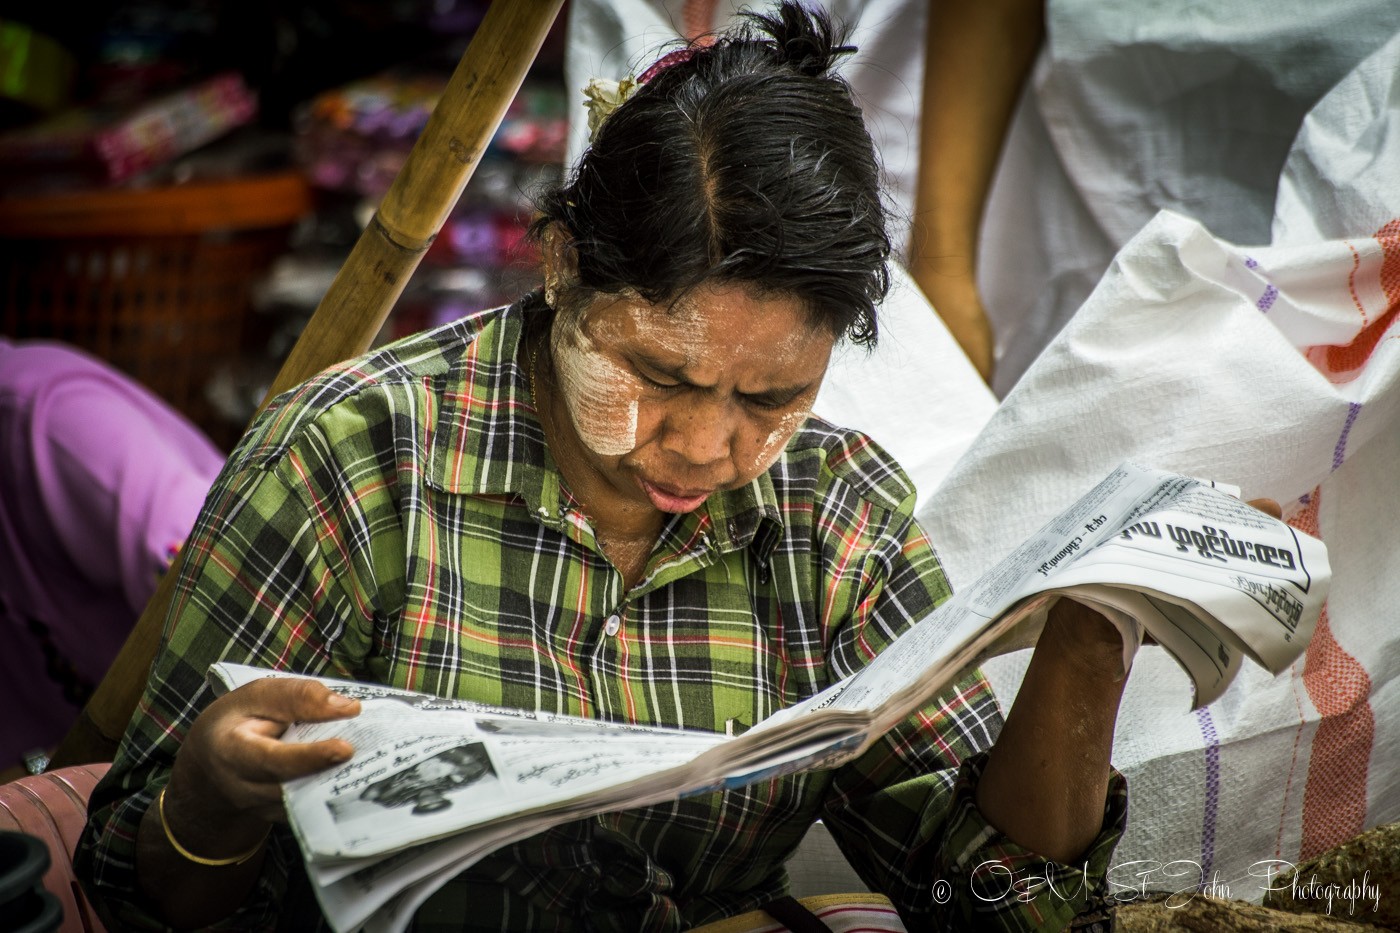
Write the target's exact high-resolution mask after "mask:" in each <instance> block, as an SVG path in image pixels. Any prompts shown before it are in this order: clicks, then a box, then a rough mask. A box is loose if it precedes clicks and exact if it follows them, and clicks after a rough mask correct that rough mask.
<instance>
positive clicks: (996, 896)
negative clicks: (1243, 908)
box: [823, 510, 1127, 930]
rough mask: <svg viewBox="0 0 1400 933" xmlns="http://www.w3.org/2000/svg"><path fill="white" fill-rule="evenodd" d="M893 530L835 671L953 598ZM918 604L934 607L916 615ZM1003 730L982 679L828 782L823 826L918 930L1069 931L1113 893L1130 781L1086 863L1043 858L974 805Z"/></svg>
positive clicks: (966, 680)
mask: <svg viewBox="0 0 1400 933" xmlns="http://www.w3.org/2000/svg"><path fill="white" fill-rule="evenodd" d="M901 511H904V510H901ZM891 527H892V533H890V534H887V535H886V541H887V544H886V545H884V546H883V547H882V548H876V549H874V551H873V552H872V553H873V555H874V557H873V559H874V563H873V564H872V565H870V566H868V567H867V568H866V569H865V570H864V571H863V574H862V576H863V579H864V580H866V581H868V582H867V584H866V585H865V586H864V587H863V588H862V593H861V595H860V597H859V598H858V600H857V601H856V605H857V607H865V608H864V609H863V610H859V611H857V612H855V613H854V614H853V617H852V621H851V623H849V624H850V625H851V626H852V627H853V628H854V629H855V631H854V632H852V633H850V634H848V635H846V636H845V637H838V638H837V639H836V640H835V641H834V642H833V645H834V648H835V651H836V652H837V653H838V654H841V653H842V652H845V657H840V658H834V659H833V662H832V663H833V666H834V667H838V669H840V668H845V667H856V666H859V665H860V664H861V663H863V662H862V661H860V660H858V659H856V658H855V657H852V656H851V652H853V651H855V650H856V647H855V646H860V648H861V650H862V652H871V654H870V656H871V657H873V654H874V653H878V651H879V650H881V649H883V647H884V646H885V645H886V644H888V641H889V640H890V639H892V638H894V637H897V636H898V634H899V632H900V631H901V630H902V627H907V625H908V624H909V623H910V622H913V621H917V620H918V619H919V618H922V616H923V615H924V614H925V613H927V612H928V611H929V610H931V609H932V608H933V606H934V605H936V604H937V603H938V602H941V601H942V600H943V599H945V598H946V597H947V596H948V595H949V592H950V591H949V589H948V586H947V581H946V578H945V577H944V575H943V572H942V570H941V568H940V567H939V564H938V560H937V557H936V555H935V554H934V553H933V550H932V547H931V545H930V544H929V543H928V540H927V538H926V537H925V536H924V535H923V532H922V531H921V530H920V529H919V527H918V525H917V524H916V523H915V522H913V520H912V519H908V520H907V521H905V522H904V523H903V524H902V526H901V525H900V523H899V521H898V520H896V522H895V523H894V524H893V525H892V526H891ZM881 551H883V556H880V552H881ZM921 602H925V603H926V606H927V608H924V609H923V610H922V611H920V612H918V613H916V614H912V615H911V614H910V613H909V611H908V610H909V609H910V608H911V607H915V606H918V605H920V603H921ZM900 619H903V620H906V621H904V622H902V623H901V622H900V621H898V620H900ZM865 660H868V658H867V659H865ZM1001 724H1002V717H1001V712H1000V709H999V707H998V705H997V702H996V699H995V697H994V695H993V693H992V689H991V686H990V685H989V684H988V683H987V681H986V679H985V678H983V677H982V676H981V673H980V672H979V671H972V672H970V673H968V674H967V675H965V676H964V677H962V678H961V679H960V680H958V681H957V682H956V683H954V684H953V685H951V686H950V687H949V688H948V689H947V690H946V691H944V692H943V693H942V694H941V695H940V696H938V697H937V698H935V699H934V700H933V701H932V702H930V703H929V704H928V705H927V706H925V707H924V708H923V709H921V710H919V711H918V712H917V713H915V714H914V715H913V716H911V717H910V718H909V719H908V720H907V721H905V722H904V723H903V724H901V725H900V726H898V727H896V728H895V729H893V730H891V731H890V732H888V733H886V734H885V735H884V736H882V737H881V738H880V739H879V740H878V741H877V742H876V743H875V744H874V745H872V746H871V747H870V748H869V749H868V750H867V751H866V752H865V753H864V754H863V755H861V757H860V758H858V759H856V760H855V761H853V762H851V763H849V764H847V765H845V766H843V767H841V768H840V769H838V771H837V772H836V775H835V777H834V779H833V781H832V784H831V787H830V790H829V792H828V795H827V798H826V801H825V805H824V808H823V820H824V821H825V822H826V824H827V826H828V827H829V828H830V829H831V831H832V835H833V837H834V838H835V839H836V841H837V843H838V845H839V846H840V847H841V849H842V851H843V852H844V853H845V855H846V857H847V858H848V860H850V862H851V864H852V866H853V867H854V868H855V870H856V872H857V873H858V874H859V875H860V876H861V878H862V880H864V881H865V882H866V884H868V885H869V886H870V887H871V889H872V890H876V891H880V892H882V893H884V894H885V895H886V896H888V897H889V898H890V900H891V901H892V902H893V903H894V904H895V906H896V908H897V909H898V910H899V912H900V915H901V916H902V917H903V919H904V922H905V924H906V925H907V926H908V927H909V929H911V930H944V929H947V930H965V929H978V930H983V929H985V930H1041V929H1060V928H1062V927H1064V926H1066V925H1068V923H1069V922H1070V921H1071V920H1072V919H1073V918H1074V917H1075V916H1077V915H1078V914H1080V913H1081V912H1083V911H1085V910H1087V909H1089V908H1090V906H1092V905H1093V904H1094V903H1095V902H1096V899H1098V898H1100V897H1101V896H1102V895H1103V893H1104V890H1105V888H1106V875H1107V871H1108V860H1109V858H1110V857H1111V855H1112V852H1113V849H1114V847H1115V845H1116V844H1117V841H1118V838H1119V837H1120V836H1121V834H1122V831H1123V826H1124V823H1125V820H1126V813H1127V802H1126V797H1127V791H1126V782H1125V781H1124V780H1123V778H1122V776H1121V775H1119V774H1117V773H1116V772H1115V773H1114V774H1113V776H1112V780H1111V782H1110V788H1109V794H1108V797H1107V800H1106V801H1105V809H1104V822H1103V825H1102V828H1101V830H1100V832H1099V835H1098V837H1097V838H1096V839H1095V840H1094V842H1093V843H1092V844H1091V845H1090V846H1089V848H1088V849H1087V850H1086V851H1085V853H1084V855H1083V857H1082V858H1081V860H1080V862H1079V864H1077V865H1073V866H1071V865H1063V864H1059V863H1056V862H1052V861H1049V860H1047V859H1045V858H1042V857H1040V856H1038V855H1035V854H1034V853H1032V852H1030V851H1028V850H1026V849H1025V848H1023V847H1021V846H1018V845H1016V844H1015V843H1013V842H1011V841H1010V840H1009V839H1007V838H1006V837H1005V836H1004V835H1002V834H1001V833H1000V832H998V831H997V830H996V829H995V828H994V827H992V826H991V825H990V824H988V823H987V822H986V820H985V819H984V818H983V817H982V814H981V812H980V811H979V810H978V809H977V806H976V803H975V797H976V787H977V782H978V780H979V779H980V777H981V774H982V769H983V766H984V764H985V759H986V755H985V752H986V749H988V748H990V747H991V745H992V743H993V742H995V740H996V738H997V736H998V735H999V734H1000V731H1001Z"/></svg>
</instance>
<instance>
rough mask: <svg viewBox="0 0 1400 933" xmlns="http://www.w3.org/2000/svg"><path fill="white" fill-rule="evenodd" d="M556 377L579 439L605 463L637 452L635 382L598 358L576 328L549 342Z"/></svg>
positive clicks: (567, 329)
mask: <svg viewBox="0 0 1400 933" xmlns="http://www.w3.org/2000/svg"><path fill="white" fill-rule="evenodd" d="M551 344H552V349H553V351H554V371H555V374H556V376H557V377H558V380H559V387H560V390H561V394H562V395H563V397H564V404H565V406H566V407H567V408H568V410H569V417H570V418H571V419H572V420H573V423H574V430H576V431H577V432H578V436H579V439H580V440H581V441H583V443H584V444H585V445H586V446H587V447H588V448H589V449H590V450H593V451H594V452H595V453H598V454H601V455H602V456H604V457H620V456H622V455H623V454H626V453H631V451H632V449H633V448H634V447H636V446H637V392H638V386H637V384H636V381H635V380H634V379H632V377H631V375H630V374H628V373H627V372H626V371H625V370H624V369H622V368H621V367H620V366H618V365H617V364H615V363H613V362H611V361H610V360H608V358H607V357H605V356H603V354H601V353H599V352H598V350H597V349H596V348H595V347H594V345H593V342H592V341H591V340H589V339H588V336H587V335H586V334H584V333H582V332H581V331H580V330H579V329H578V328H576V327H568V328H566V329H565V331H564V333H563V334H560V333H559V332H558V331H557V330H556V333H555V335H554V339H553V340H552V341H551Z"/></svg>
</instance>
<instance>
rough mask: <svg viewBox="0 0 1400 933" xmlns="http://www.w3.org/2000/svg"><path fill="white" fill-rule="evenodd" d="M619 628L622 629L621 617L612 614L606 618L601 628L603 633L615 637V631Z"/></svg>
mask: <svg viewBox="0 0 1400 933" xmlns="http://www.w3.org/2000/svg"><path fill="white" fill-rule="evenodd" d="M620 628H622V616H620V615H618V614H617V613H615V612H614V613H613V614H612V615H610V616H608V621H607V623H606V624H605V625H604V626H603V631H604V632H606V633H608V634H609V635H616V634H617V630H618V629H620Z"/></svg>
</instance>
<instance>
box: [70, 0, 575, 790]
mask: <svg viewBox="0 0 1400 933" xmlns="http://www.w3.org/2000/svg"><path fill="white" fill-rule="evenodd" d="M563 3H564V0H495V2H494V3H492V4H491V7H490V9H489V10H488V11H487V13H486V17H485V18H484V19H483V20H482V22H481V25H480V27H479V28H478V29H477V31H476V34H475V35H474V36H473V37H472V40H471V44H470V45H468V46H467V50H466V53H465V54H464V55H463V56H462V60H461V62H459V63H458V65H457V68H456V70H455V71H453V73H452V77H451V78H450V79H449V80H448V83H447V87H446V89H445V90H444V91H443V95H442V97H441V99H440V100H439V101H438V105H437V107H436V108H435V109H434V110H433V114H432V116H431V117H429V119H428V124H427V126H425V127H424V128H423V132H422V135H420V136H419V137H418V141H417V142H416V143H415V144H414V146H413V149H412V151H410V152H409V155H408V161H407V162H405V163H404V166H403V168H402V169H401V170H400V171H399V174H398V177H396V178H395V179H394V183H393V185H392V186H391V187H390V188H389V191H388V193H387V194H385V196H384V199H383V200H382V201H381V202H380V205H379V209H378V210H377V211H376V212H375V215H374V217H373V218H372V219H371V220H370V223H369V226H367V227H366V228H365V230H364V232H363V233H362V234H361V235H360V239H359V241H358V242H357V243H356V244H355V247H354V249H353V250H352V251H351V253H350V256H349V257H348V258H347V259H346V261H345V265H343V266H342V267H341V269H340V272H339V273H338V274H337V275H336V277H335V280H334V281H333V282H332V283H331V286H330V289H329V290H327V292H326V294H325V296H324V297H323V298H322V299H321V303H320V304H319V305H318V306H317V308H316V312H315V314H313V315H312V317H311V320H310V321H309V322H308V323H307V325H306V330H305V331H303V332H302V335H301V337H300V339H299V340H298V341H297V343H296V346H295V347H293V348H292V352H291V354H290V355H289V356H288V357H287V361H286V363H284V364H283V366H282V369H281V371H280V372H278V374H277V378H276V379H275V380H274V381H273V383H272V386H271V388H270V389H269V391H268V396H267V398H266V399H264V400H263V406H264V407H265V406H266V405H267V403H268V401H269V400H270V399H271V398H273V397H274V396H276V395H279V394H280V393H282V392H284V391H286V390H287V389H290V388H291V387H292V386H295V385H297V384H298V383H301V382H303V381H305V380H306V379H309V378H310V377H311V376H314V375H315V374H316V373H318V372H320V371H321V370H323V369H325V368H326V367H327V366H330V365H332V364H334V363H337V362H340V361H341V360H345V359H349V358H351V357H354V356H358V355H359V354H361V353H363V352H364V351H365V350H366V349H368V347H369V344H370V341H372V340H373V339H374V336H375V335H376V334H377V333H378V332H379V329H380V327H382V326H383V324H384V319H385V318H386V317H388V315H389V311H390V310H391V309H392V308H393V306H394V303H395V302H396V301H397V300H398V297H399V295H400V294H401V293H402V292H403V289H404V286H405V285H406V284H407V283H408V279H409V276H411V275H412V274H413V270H414V269H416V268H417V266H418V261H419V260H420V259H422V258H423V254H424V253H425V252H427V250H428V247H429V246H430V245H431V244H432V242H433V239H434V238H435V237H436V236H437V233H438V231H439V230H440V229H442V225H443V223H444V222H445V221H446V220H447V216H448V214H449V213H451V211H452V208H453V206H454V205H455V204H456V203H457V198H458V197H459V196H460V195H461V193H462V189H463V188H465V187H466V184H467V181H468V180H469V179H470V178H471V176H472V172H473V171H474V170H475V169H476V166H477V163H478V162H479V161H480V160H481V154H482V153H483V152H484V151H485V150H486V147H487V145H488V144H489V143H490V142H491V137H492V136H493V135H495V132H496V128H497V127H498V126H500V123H501V120H502V118H504V117H505V113H506V109H507V108H508V107H509V106H510V103H511V101H512V100H514V99H515V95H516V93H517V92H518V91H519V90H520V85H521V83H522V82H523V81H524V80H525V75H526V73H527V72H528V71H529V69H530V65H531V64H532V63H533V62H534V60H535V56H536V55H537V54H538V53H539V50H540V46H541V45H542V44H543V43H544V40H545V36H546V35H548V33H549V28H550V26H551V25H552V24H553V22H554V20H555V17H556V16H557V15H558V13H559V9H560V7H561V6H563ZM182 566H183V559H182V557H177V558H176V560H175V563H174V565H173V566H172V567H171V568H170V572H169V573H167V574H166V575H165V576H164V577H162V578H161V581H160V585H159V586H158V587H157V588H156V592H155V595H153V596H152V597H151V600H150V602H149V603H147V604H146V609H145V611H144V612H142V614H141V618H140V619H139V620H138V621H137V623H136V627H135V628H134V629H132V632H131V634H130V636H128V637H127V640H126V644H124V645H123V646H122V650H121V652H120V653H119V654H118V655H117V658H116V660H115V661H114V662H113V663H112V666H111V668H109V669H108V671H107V674H106V676H105V677H103V679H102V683H100V684H99V685H98V687H97V690H96V691H95V692H94V693H93V696H92V699H90V700H89V701H88V703H87V705H86V706H85V707H84V709H83V711H82V713H81V714H80V716H79V718H78V721H77V722H76V723H75V724H74V725H73V728H72V729H71V730H70V731H69V733H68V735H67V736H65V737H64V739H63V742H62V744H60V745H59V747H58V750H57V751H56V752H55V753H54V756H53V761H52V763H51V765H50V767H54V768H58V767H64V766H67V765H75V764H86V763H89V762H94V761H110V760H111V759H112V756H113V755H114V754H115V753H116V748H117V744H118V742H120V740H121V736H122V733H123V732H125V731H126V725H127V722H128V720H130V719H131V714H132V711H133V710H135V709H136V704H137V702H138V701H139V700H140V698H141V694H142V692H143V691H144V690H145V687H146V680H147V677H148V674H149V672H150V668H151V664H152V662H153V661H154V659H155V656H156V651H157V649H158V647H159V645H160V639H161V634H162V631H163V629H164V625H165V616H166V611H167V610H168V609H169V607H170V602H171V597H172V595H173V594H174V591H175V581H176V579H177V578H178V577H179V574H180V569H181V567H182Z"/></svg>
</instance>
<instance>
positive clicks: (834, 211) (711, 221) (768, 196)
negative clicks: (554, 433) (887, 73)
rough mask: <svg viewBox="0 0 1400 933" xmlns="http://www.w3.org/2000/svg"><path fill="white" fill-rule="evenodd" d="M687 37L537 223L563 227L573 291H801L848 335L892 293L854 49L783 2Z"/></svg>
mask: <svg viewBox="0 0 1400 933" xmlns="http://www.w3.org/2000/svg"><path fill="white" fill-rule="evenodd" d="M744 17H745V21H744V22H743V23H742V24H740V26H739V27H737V28H736V29H734V30H732V31H731V32H729V33H727V34H725V35H723V36H722V37H721V38H719V40H718V41H716V42H715V43H714V44H713V45H711V46H708V47H700V46H694V47H692V49H691V55H690V57H689V58H688V59H685V60H683V61H680V62H678V63H676V64H673V65H671V66H669V67H667V68H665V70H663V71H661V72H660V73H659V74H657V75H655V76H654V77H653V78H652V79H651V80H650V81H648V82H647V83H646V84H645V85H643V86H642V87H641V88H639V89H638V90H637V92H636V93H635V94H634V95H633V96H632V97H631V98H630V99H628V100H627V101H626V102H625V103H623V104H622V105H621V106H620V107H618V109H617V110H616V111H614V112H613V113H612V114H611V115H609V116H608V117H607V119H605V120H604V121H603V123H602V125H601V126H600V127H599V129H598V132H597V135H596V138H595V139H594V141H593V143H592V145H591V146H590V147H589V148H588V149H587V150H586V151H585V152H584V154H583V157H582V158H581V159H580V160H579V163H578V166H577V168H576V169H575V171H574V172H573V174H572V176H571V177H570V178H569V179H568V181H567V182H566V184H564V185H563V186H562V187H559V188H556V189H553V190H550V191H546V192H545V193H544V194H543V195H541V196H540V198H539V199H538V204H537V207H538V209H539V212H540V213H539V216H538V217H537V219H536V220H535V222H534V224H533V225H532V228H531V231H532V234H533V235H534V236H535V237H536V238H543V237H545V236H546V232H547V231H548V229H549V228H550V227H551V226H552V225H553V224H555V223H559V224H562V225H563V227H564V228H565V229H566V230H567V231H568V233H569V234H570V235H571V236H572V248H573V249H574V250H575V251H576V257H577V261H578V285H580V286H582V287H583V288H585V289H588V290H590V291H603V292H619V291H622V290H623V289H625V288H629V287H630V288H633V289H635V290H636V291H637V292H638V293H639V294H640V295H641V296H642V297H643V298H645V299H646V300H648V301H651V302H660V301H665V300H668V299H673V298H675V297H678V296H679V295H681V294H682V293H684V292H685V291H686V290H688V289H690V288H692V287H694V286H696V285H698V284H700V283H702V282H705V281H709V280H714V281H723V282H728V283H742V284H745V285H748V286H750V287H754V288H756V289H757V290H758V291H759V292H760V293H762V294H774V293H783V294H790V295H794V296H796V297H797V298H798V299H799V300H801V301H803V302H804V304H805V305H806V306H807V309H808V311H809V313H810V314H812V315H813V318H814V320H816V321H818V322H820V323H823V324H825V325H827V326H829V327H830V328H831V330H832V332H833V333H835V334H836V335H837V336H842V335H844V336H846V337H847V338H848V339H849V340H851V341H852V342H854V343H864V344H871V343H873V342H874V340H875V334H876V327H875V305H876V304H877V303H878V302H879V301H880V300H882V299H883V298H884V296H885V293H886V292H887V291H888V289H889V273H888V271H887V270H886V268H885V262H886V260H887V259H888V257H889V253H890V241H889V237H888V235H887V234H886V232H885V213H886V212H885V207H884V204H883V202H882V201H881V195H880V185H879V168H878V165H877V162H876V158H875V148H874V144H873V143H872V142H871V140H870V135H869V133H868V132H867V131H866V129H865V123H864V121H863V120H862V118H861V114H860V110H859V109H858V108H857V107H856V105H855V103H854V101H853V100H852V99H851V91H850V87H849V86H848V85H847V84H846V82H845V81H844V80H842V79H841V78H840V77H837V76H836V75H835V74H833V73H832V68H833V65H834V64H835V62H836V60H837V59H838V58H840V57H841V56H843V55H845V54H848V53H850V52H852V51H854V49H853V48H852V47H850V46H845V45H843V44H842V42H843V41H844V35H843V34H842V31H841V30H840V29H838V28H837V27H836V26H835V25H833V23H832V20H831V18H830V17H829V16H828V15H827V14H826V13H824V12H822V11H820V10H815V9H812V10H809V9H805V8H803V7H801V6H799V5H797V4H796V3H792V2H785V3H783V4H782V6H781V7H780V8H779V9H777V10H776V11H774V12H773V13H772V14H771V15H760V14H756V13H746V14H744Z"/></svg>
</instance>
